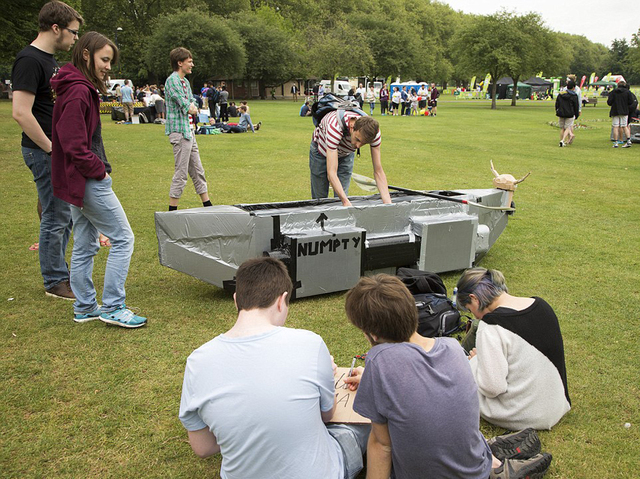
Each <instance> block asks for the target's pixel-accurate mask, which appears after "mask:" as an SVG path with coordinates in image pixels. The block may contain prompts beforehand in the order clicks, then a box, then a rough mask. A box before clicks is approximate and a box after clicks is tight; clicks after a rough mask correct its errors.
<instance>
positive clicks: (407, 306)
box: [344, 274, 418, 343]
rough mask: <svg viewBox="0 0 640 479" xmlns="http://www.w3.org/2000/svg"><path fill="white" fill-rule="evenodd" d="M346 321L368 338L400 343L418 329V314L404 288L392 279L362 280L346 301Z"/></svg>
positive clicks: (378, 276) (396, 279)
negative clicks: (347, 319)
mask: <svg viewBox="0 0 640 479" xmlns="http://www.w3.org/2000/svg"><path fill="white" fill-rule="evenodd" d="M344 307H345V310H346V312H347V317H348V318H349V321H351V323H353V325H354V326H355V327H357V328H358V329H361V330H362V331H363V332H364V333H365V334H367V335H368V336H371V335H375V336H376V337H377V338H378V339H379V340H384V341H386V342H391V343H402V342H405V341H409V338H411V336H412V335H413V333H415V332H416V331H417V329H418V310H417V309H416V303H415V301H414V299H413V296H412V295H411V293H410V292H409V290H408V289H407V287H406V286H405V285H404V284H403V283H402V281H400V280H399V279H398V278H396V277H395V276H389V275H387V274H377V275H375V276H372V277H366V276H365V277H362V278H360V281H358V284H356V285H355V286H354V287H353V288H351V289H350V290H349V292H348V293H347V296H346V301H345V305H344Z"/></svg>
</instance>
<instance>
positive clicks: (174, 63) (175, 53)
mask: <svg viewBox="0 0 640 479" xmlns="http://www.w3.org/2000/svg"><path fill="white" fill-rule="evenodd" d="M189 58H193V55H191V52H190V51H189V50H187V49H186V48H184V47H177V48H174V49H173V50H171V52H170V53H169V61H171V68H172V69H173V71H174V72H175V71H178V68H180V66H179V65H178V62H183V61H185V60H188V59H189Z"/></svg>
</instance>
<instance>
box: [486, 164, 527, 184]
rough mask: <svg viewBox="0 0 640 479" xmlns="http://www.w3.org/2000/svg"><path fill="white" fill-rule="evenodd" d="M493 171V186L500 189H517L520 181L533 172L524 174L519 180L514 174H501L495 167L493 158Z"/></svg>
mask: <svg viewBox="0 0 640 479" xmlns="http://www.w3.org/2000/svg"><path fill="white" fill-rule="evenodd" d="M491 172H492V173H493V176H494V178H493V186H494V187H495V188H498V189H499V190H505V191H515V190H516V187H517V186H518V183H522V182H523V181H524V180H525V179H526V178H527V176H529V175H530V174H531V172H529V173H527V174H526V175H524V176H523V177H522V178H520V179H519V180H516V179H515V177H514V176H513V175H509V174H503V175H499V174H498V172H497V171H496V169H495V168H494V167H493V160H491Z"/></svg>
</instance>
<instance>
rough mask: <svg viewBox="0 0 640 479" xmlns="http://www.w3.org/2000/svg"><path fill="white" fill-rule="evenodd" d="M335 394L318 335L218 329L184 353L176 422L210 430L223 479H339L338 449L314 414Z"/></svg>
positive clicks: (327, 407)
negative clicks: (231, 333)
mask: <svg viewBox="0 0 640 479" xmlns="http://www.w3.org/2000/svg"><path fill="white" fill-rule="evenodd" d="M334 394H335V389H334V379H333V370H332V367H331V357H330V355H329V351H328V350H327V347H326V345H325V344H324V342H323V341H322V338H321V337H320V336H318V335H317V334H315V333H312V332H310V331H305V330H300V329H289V328H275V329H273V330H271V331H269V332H267V333H265V334H260V335H256V336H249V337H243V338H228V337H226V336H225V335H224V334H221V335H220V336H218V337H216V338H214V339H213V340H211V341H209V342H208V343H206V344H204V345H203V346H201V347H200V348H198V349H196V350H195V351H194V352H193V353H192V354H191V355H190V356H189V358H188V359H187V366H186V368H185V374H184V383H183V386H182V400H181V402H180V420H181V421H182V424H183V425H184V427H185V428H186V429H187V430H189V431H196V430H199V429H202V428H204V427H208V428H209V429H210V430H211V431H212V432H213V434H214V435H215V437H216V439H217V441H218V444H219V445H220V449H221V453H222V465H221V468H220V476H221V478H222V479H252V478H256V479H257V478H260V479H269V478H273V479H276V478H277V479H287V478H291V479H293V478H301V477H304V478H305V479H307V478H308V479H340V478H342V477H343V470H344V465H343V456H342V452H341V449H340V446H339V444H338V443H337V441H336V440H335V439H333V438H332V437H331V436H330V435H329V433H328V432H327V428H326V427H325V425H324V424H323V422H322V418H321V416H320V411H321V410H322V411H329V410H330V409H331V408H332V407H333V403H334Z"/></svg>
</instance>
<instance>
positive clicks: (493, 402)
mask: <svg viewBox="0 0 640 479" xmlns="http://www.w3.org/2000/svg"><path fill="white" fill-rule="evenodd" d="M457 303H458V307H462V308H464V309H467V310H468V311H470V312H471V313H473V315H474V316H475V317H476V318H477V319H479V320H481V321H480V322H479V324H478V330H477V333H476V334H477V337H476V346H477V349H476V348H474V349H472V350H471V354H470V356H469V359H470V364H471V370H472V372H473V376H474V377H475V380H476V383H477V384H478V392H479V395H480V414H481V415H482V417H483V418H485V419H486V420H487V421H489V422H490V423H492V424H495V425H497V426H500V427H504V428H506V429H511V430H516V429H522V428H525V427H532V428H535V429H551V427H552V426H554V425H555V424H556V423H557V422H558V421H559V420H560V419H561V418H562V416H564V415H565V414H566V413H567V412H568V411H569V409H571V400H570V399H569V391H568V389H567V373H566V368H565V362H564V345H563V342H562V334H561V332H560V325H559V324H558V318H557V317H556V315H555V313H554V312H553V309H551V306H549V304H547V302H546V301H544V300H543V299H541V298H537V297H533V298H521V297H517V296H512V295H510V294H509V293H508V292H507V286H506V284H505V280H504V276H503V275H502V273H501V272H500V271H496V270H487V269H484V268H472V269H468V270H466V271H465V272H464V273H463V274H462V276H461V277H460V280H459V281H458V295H457Z"/></svg>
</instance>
